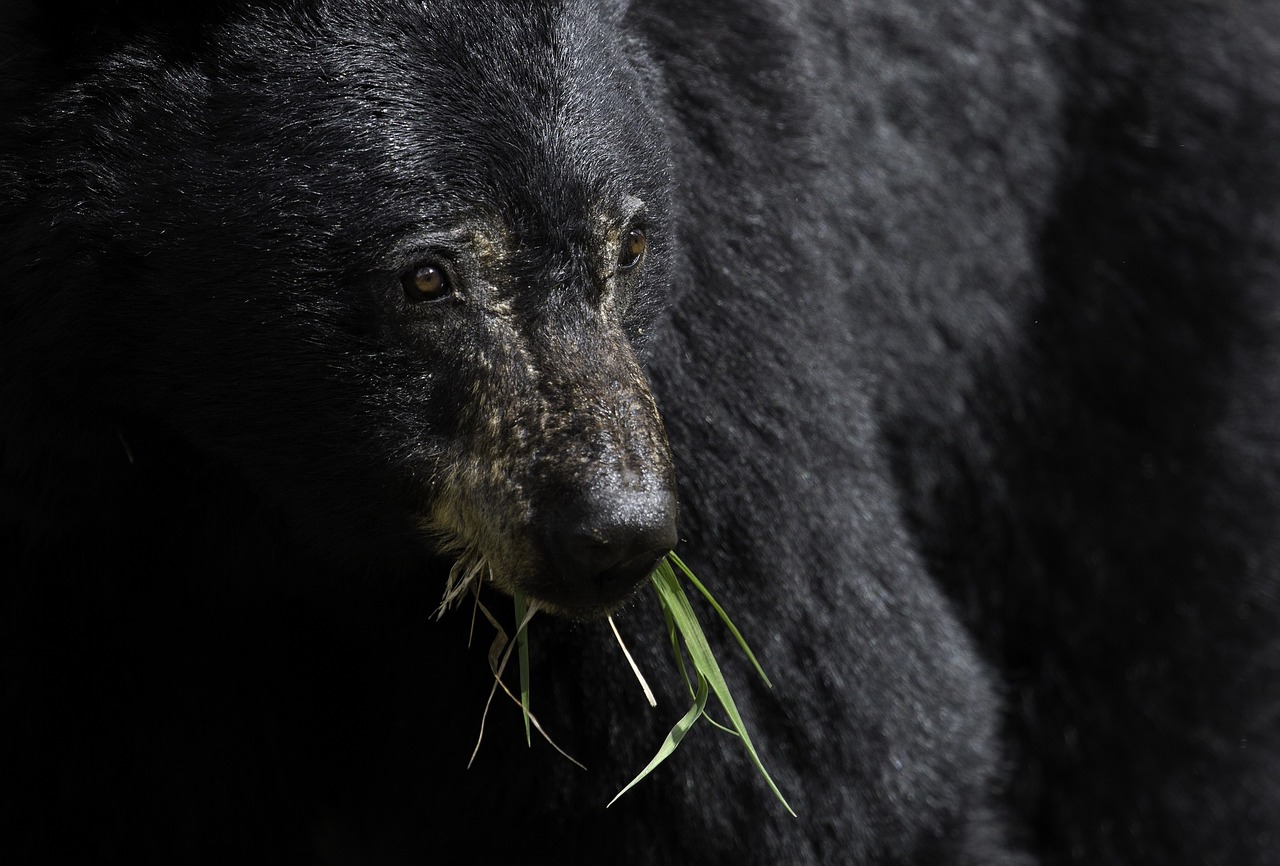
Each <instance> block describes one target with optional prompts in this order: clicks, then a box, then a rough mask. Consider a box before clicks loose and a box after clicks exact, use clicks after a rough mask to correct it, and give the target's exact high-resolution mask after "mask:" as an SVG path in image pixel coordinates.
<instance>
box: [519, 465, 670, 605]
mask: <svg viewBox="0 0 1280 866" xmlns="http://www.w3.org/2000/svg"><path fill="white" fill-rule="evenodd" d="M676 515H677V506H676V497H675V494H674V493H673V492H672V491H671V490H669V489H667V488H665V487H659V488H654V489H644V490H634V489H624V488H621V487H619V486H618V485H616V484H612V483H609V482H602V483H596V484H594V485H593V486H592V487H591V488H590V489H589V490H588V491H586V493H585V494H584V495H583V496H582V497H581V498H580V499H579V501H578V502H577V504H576V507H575V509H573V510H571V511H569V512H568V513H566V514H563V515H561V516H559V518H558V519H556V520H555V522H554V524H553V525H552V526H550V527H549V528H548V532H547V544H548V547H549V551H550V555H551V560H552V562H553V564H554V581H553V582H552V583H551V584H549V585H548V586H546V587H545V588H540V591H539V595H542V596H545V597H546V600H547V601H549V602H551V603H552V604H555V605H556V606H560V607H565V608H569V609H573V610H583V609H587V610H607V609H609V608H611V607H613V606H614V605H616V604H618V603H619V602H621V601H622V600H623V599H625V598H626V597H627V595H629V594H630V593H631V591H632V590H633V589H634V588H635V587H636V585H637V584H639V583H640V582H641V581H642V580H644V579H645V577H647V576H648V574H649V572H651V571H652V570H653V568H654V566H655V565H657V563H658V561H659V560H660V559H661V558H662V557H663V555H664V554H666V552H667V551H668V550H671V549H672V548H673V547H675V545H676V539H677V537H676Z"/></svg>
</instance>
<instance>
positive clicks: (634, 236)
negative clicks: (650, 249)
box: [618, 229, 648, 271]
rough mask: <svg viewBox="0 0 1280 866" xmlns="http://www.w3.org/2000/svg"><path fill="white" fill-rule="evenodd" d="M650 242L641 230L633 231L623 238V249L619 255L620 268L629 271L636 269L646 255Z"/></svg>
mask: <svg viewBox="0 0 1280 866" xmlns="http://www.w3.org/2000/svg"><path fill="white" fill-rule="evenodd" d="M647 246H648V241H646V240H645V237H644V232H642V231H640V229H632V230H631V231H629V232H627V233H626V234H625V235H623V236H622V249H621V250H620V251H619V253H618V268H619V269H621V270H624V271H625V270H627V269H628V268H634V267H635V266H636V264H637V263H638V262H639V261H640V257H641V256H643V255H644V251H645V248H646V247H647Z"/></svg>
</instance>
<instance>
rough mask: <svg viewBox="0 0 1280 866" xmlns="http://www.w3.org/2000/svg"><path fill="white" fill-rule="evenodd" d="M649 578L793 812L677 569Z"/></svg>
mask: <svg viewBox="0 0 1280 866" xmlns="http://www.w3.org/2000/svg"><path fill="white" fill-rule="evenodd" d="M650 580H651V581H652V582H653V584H654V586H655V587H657V589H658V594H659V596H660V597H661V598H662V601H663V604H664V606H665V607H667V608H668V609H670V611H671V616H672V619H674V620H675V624H676V628H677V629H679V631H680V636H681V637H682V638H683V639H684V644H685V648H686V649H687V650H688V651H689V658H690V660H691V661H692V662H693V665H694V667H695V668H696V669H697V671H698V673H699V675H700V677H705V678H706V680H707V682H708V683H709V684H710V686H711V690H712V691H713V692H714V693H715V695H716V699H717V700H718V701H719V702H720V706H721V707H722V708H723V709H724V712H725V715H727V716H728V717H729V723H730V724H731V725H732V726H733V727H734V729H735V730H736V731H737V733H738V737H739V738H740V739H741V740H742V744H743V745H744V746H745V747H746V749H747V754H748V756H750V758H751V761H752V763H754V764H755V766H756V769H757V770H758V771H759V772H760V774H761V775H762V776H764V780H765V782H766V783H767V784H768V785H769V788H770V790H772V791H773V794H774V796H775V797H777V798H778V801H779V802H780V803H782V805H783V806H784V807H785V808H786V810H787V811H788V812H790V813H791V815H793V816H794V815H795V810H793V809H792V808H791V804H790V803H788V802H787V799H786V797H784V796H783V795H782V792H781V791H780V790H779V789H778V786H777V784H776V783H775V782H774V781H773V777H772V776H770V775H769V771H768V770H766V769H765V767H764V764H763V763H762V762H761V760H760V756H759V754H758V753H757V752H756V748H755V744H754V743H752V742H751V735H750V734H748V733H747V729H746V725H745V724H744V723H743V721H742V716H741V714H740V713H739V712H738V707H737V704H735V703H734V700H733V695H731V694H730V693H729V686H728V684H727V683H726V682H725V679H724V674H723V673H721V671H720V666H719V664H717V663H716V659H715V655H714V654H713V653H712V652H711V645H710V644H709V643H707V638H706V635H705V634H704V633H703V631H702V626H701V625H699V624H698V617H697V614H695V613H694V610H693V605H691V604H690V603H689V598H688V596H686V595H685V593H684V590H683V589H682V588H681V586H680V581H679V579H678V578H677V577H676V574H675V572H674V571H673V570H672V569H670V568H666V569H663V568H661V567H659V568H658V569H657V570H656V571H654V573H653V574H652V575H650Z"/></svg>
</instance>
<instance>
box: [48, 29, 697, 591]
mask: <svg viewBox="0 0 1280 866" xmlns="http://www.w3.org/2000/svg"><path fill="white" fill-rule="evenodd" d="M330 12H332V14H326V15H323V16H322V15H317V16H316V17H315V18H314V19H313V20H311V21H310V22H309V26H308V27H307V28H299V27H297V26H296V22H293V21H291V20H288V19H287V16H286V15H285V14H284V13H282V12H281V11H280V10H276V9H271V8H264V9H259V10H257V11H254V12H251V13H248V14H246V15H245V16H243V17H240V18H234V19H232V20H226V21H223V22H220V24H219V25H218V26H217V28H215V30H214V36H213V37H212V38H211V39H209V40H208V42H207V43H205V44H201V45H200V46H199V48H198V49H195V50H193V52H192V54H191V56H189V57H187V58H186V59H185V60H184V62H183V64H181V65H180V66H179V67H178V68H174V67H173V66H172V65H171V64H169V63H167V62H163V61H157V60H156V59H155V58H153V57H149V56H147V55H146V54H145V52H144V48H143V46H137V47H136V48H135V49H134V50H132V51H126V52H124V53H123V56H124V57H125V58H126V60H125V62H120V63H119V65H118V66H117V67H116V68H114V69H111V70H108V71H106V72H104V74H103V75H102V76H101V78H100V80H98V81H96V82H95V86H94V87H93V88H91V92H90V93H85V94H77V95H76V96H75V97H71V98H73V99H78V100H80V104H78V105H77V106H76V107H77V109H79V110H80V112H87V113H88V114H90V115H91V116H92V117H93V118H94V121H93V122H94V123H95V124H96V125H97V130H98V132H97V139H98V140H88V141H85V140H76V139H74V138H73V137H72V135H71V133H69V132H68V133H67V137H66V142H65V150H64V153H63V157H62V158H63V159H64V160H66V161H67V162H69V163H70V162H77V163H78V164H82V165H86V166H89V171H90V173H91V175H92V177H93V178H94V179H96V180H97V182H99V183H101V184H102V185H103V186H106V187H109V188H110V194H109V195H106V196H93V195H91V194H90V193H89V192H87V191H86V190H85V189H83V186H84V183H83V181H84V179H83V178H82V177H80V176H70V175H64V176H63V177H62V178H61V179H60V183H59V188H58V190H57V194H58V195H60V196H62V197H65V198H71V197H78V198H80V199H81V200H87V201H90V202H91V203H90V204H89V205H88V206H87V207H86V208H84V209H83V212H82V213H81V214H80V215H79V216H78V218H77V219H76V220H75V232H76V233H77V234H79V235H80V238H81V240H80V243H79V244H78V245H79V246H81V247H91V248H92V252H90V253H87V254H86V256H85V258H86V259H87V264H86V265H85V266H84V268H83V272H82V273H81V274H79V275H77V274H70V275H68V276H67V278H65V279H64V280H61V281H60V284H61V285H63V286H67V287H71V286H74V285H76V284H87V282H90V281H91V282H95V283H100V282H101V281H102V280H103V276H102V275H103V274H104V273H105V274H109V275H110V276H108V277H107V280H108V282H109V283H110V285H109V286H103V288H104V289H106V291H104V292H102V293H100V295H101V297H106V296H110V298H111V300H110V305H109V308H104V309H102V310H100V311H99V313H98V316H99V322H100V323H101V322H103V321H106V322H110V323H111V324H110V325H109V326H108V327H110V328H112V329H115V330H117V331H118V333H119V336H120V340H119V343H120V344H121V345H128V346H129V347H130V348H129V350H127V351H125V352H123V353H122V355H123V357H120V358H116V359H113V362H112V363H110V364H104V371H103V375H102V377H101V378H103V379H104V380H108V381H110V383H111V384H110V386H109V387H108V388H107V389H106V390H107V391H109V393H110V398H109V399H110V400H111V402H112V404H113V405H112V408H113V409H115V410H117V411H121V412H127V413H131V418H141V421H140V422H137V423H143V424H149V423H151V422H152V421H154V419H158V418H163V419H164V424H165V425H167V426H168V427H170V428H171V432H172V434H174V435H175V436H176V437H178V438H179V439H181V440H182V441H184V442H187V443H190V444H191V445H192V446H194V447H195V448H197V449H199V450H201V451H203V452H205V453H208V454H211V455H215V457H216V458H217V459H220V460H223V461H225V462H226V463H227V464H228V465H229V466H231V467H233V469H234V471H236V472H239V473H241V474H242V475H243V476H245V477H248V478H253V479H254V484H256V485H258V486H259V487H260V488H262V489H263V490H264V491H265V492H267V493H268V495H270V496H273V497H278V499H279V500H280V501H281V504H282V506H283V508H284V510H285V511H286V512H287V513H289V514H292V515H295V519H294V523H295V527H294V528H295V530H296V531H298V532H299V533H300V534H301V535H302V536H303V537H304V538H307V539H310V543H311V544H312V545H313V546H314V547H316V548H317V549H318V550H319V551H322V552H324V551H329V550H332V555H337V556H340V557H342V558H344V559H350V560H356V561H360V560H365V561H367V560H369V559H372V560H373V561H375V562H376V561H393V562H394V561H395V560H396V559H397V558H401V559H403V560H405V561H409V560H411V559H412V558H413V557H414V556H415V555H416V553H417V551H418V549H428V548H429V549H433V550H438V551H442V552H444V553H447V554H449V555H451V556H453V557H456V559H457V574H458V575H468V574H470V575H472V576H473V577H478V576H484V577H486V578H488V579H490V580H491V581H492V582H493V583H494V584H495V585H496V586H498V587H500V588H502V589H504V590H506V591H508V592H512V591H523V592H527V593H529V594H530V596H531V597H533V598H534V599H535V600H538V601H540V602H542V603H543V604H544V605H545V606H549V607H552V608H554V609H557V610H560V611H561V612H564V613H569V614H584V615H585V614H594V613H599V612H602V611H604V610H606V609H608V608H609V607H610V606H612V605H614V604H616V603H617V602H618V601H620V600H621V599H622V598H624V597H625V596H626V595H627V594H628V593H629V591H630V590H631V588H632V587H633V586H634V585H635V584H636V582H638V581H639V580H640V579H642V578H643V577H644V576H645V575H646V574H647V573H648V571H649V570H650V569H651V567H652V566H653V564H654V563H655V562H656V560H657V558H658V557H659V556H660V555H661V554H662V552H664V551H665V550H667V549H669V548H671V547H673V546H674V544H675V541H676V538H675V520H676V505H675V492H674V491H675V487H674V485H675V479H674V470H673V467H672V462H671V456H670V453H669V449H668V446H667V444H666V440H665V434H664V432H663V429H662V422H661V419H660V418H659V416H658V413H657V409H656V407H655V405H654V401H653V397H652V395H651V394H650V391H649V387H648V384H647V382H646V380H645V377H644V375H643V373H642V372H641V368H640V362H639V356H638V353H639V352H640V351H641V350H642V349H643V347H644V341H645V333H646V330H648V329H650V328H651V325H652V323H653V321H654V318H655V316H656V315H657V314H658V311H659V310H660V309H661V305H662V303H663V300H664V298H665V297H666V296H667V294H668V292H669V287H668V284H669V280H670V261H671V257H672V249H671V247H672V239H671V232H670V228H669V221H670V217H669V210H670V190H669V188H668V187H669V183H670V180H669V170H668V165H667V160H668V157H667V156H666V150H667V149H666V146H665V143H664V141H663V132H662V128H661V126H660V121H659V118H658V117H657V115H656V114H655V112H654V110H653V107H652V102H653V100H652V94H651V93H650V92H649V91H650V89H651V87H652V85H651V84H650V83H649V82H648V81H647V78H646V77H647V76H648V77H651V73H650V71H649V70H647V67H646V64H647V63H648V61H647V59H646V58H645V57H644V56H643V54H641V53H640V52H639V51H638V50H628V46H627V44H626V43H624V42H620V41H619V40H617V39H616V38H615V37H614V36H613V34H612V33H611V28H613V27H615V26H616V22H610V21H609V20H606V18H607V15H608V14H610V13H608V12H601V11H599V10H597V9H596V8H594V6H593V5H592V4H580V5H578V6H575V7H574V8H573V9H571V10H569V11H568V12H567V13H563V14H554V15H553V14H551V12H550V10H549V9H547V8H543V7H539V6H536V5H535V6H533V7H530V8H520V7H511V6H510V5H509V4H501V3H499V4H492V5H491V6H483V5H481V6H476V7H474V8H468V9H466V10H457V9H451V8H448V7H444V6H442V7H440V8H438V9H437V8H436V7H433V6H427V7H423V8H422V9H419V10H417V11H416V12H415V15H414V16H413V17H412V18H407V17H398V16H386V17H382V18H377V17H376V16H375V18H374V19H373V20H366V19H365V18H364V17H363V16H361V15H357V14H354V12H352V11H351V10H348V11H342V10H338V9H334V10H330ZM613 14H616V13H613ZM126 93H127V94H128V95H127V96H122V94H126ZM95 100H96V102H95ZM86 104H87V105H86ZM144 106H146V107H144ZM80 112H77V113H80ZM353 116H354V117H358V118H359V121H358V122H357V123H354V124H353V123H351V122H350V118H351V117H353ZM76 122H79V121H78V120H77V121H76ZM246 131H247V134H246ZM55 134H56V133H55ZM100 139H110V141H111V142H112V144H111V147H110V148H109V151H110V152H109V154H107V153H103V152H102V151H101V149H100V148H99V146H98V145H99V143H100V141H99V140H100ZM481 165H483V166H492V167H493V169H486V170H484V171H477V170H475V167H476V166H481ZM162 210H163V211H164V213H161V211H162ZM52 302H53V303H61V302H65V301H64V299H60V298H56V297H55V298H53V299H52ZM88 303H89V304H90V305H92V304H93V303H94V302H93V301H89V302H88ZM144 311H149V312H144ZM157 311H159V312H160V315H159V316H156V315H155V312H157ZM144 321H151V322H153V323H154V322H157V321H163V322H164V327H163V328H162V329H158V328H151V327H147V326H143V325H142V324H140V323H141V322H144ZM231 341H234V343H235V345H234V346H232V345H230V342H231ZM211 342H212V343H214V344H217V343H219V342H225V343H226V350H225V351H216V352H210V351H209V346H210V343H211ZM302 367H305V368H308V369H314V370H317V371H323V372H322V373H321V374H320V375H319V376H317V377H316V378H315V379H314V380H313V381H311V382H309V383H308V384H307V385H306V386H304V387H302V388H298V387H296V386H295V385H294V384H293V379H294V374H295V372H296V371H297V370H299V369H300V368H302ZM106 369H110V373H109V374H108V373H107V372H106ZM194 383H200V385H199V386H198V387H193V384H194ZM300 427H301V428H302V429H307V430H311V431H314V434H313V435H308V436H305V437H299V436H297V435H296V432H294V431H296V430H297V429H299V428H300ZM124 435H125V436H126V437H127V436H129V435H131V434H130V433H129V427H128V426H126V427H125V428H124ZM357 509H359V510H360V511H363V512H365V513H357V511H356V510H357ZM371 525H375V526H377V527H378V528H376V529H373V528H371Z"/></svg>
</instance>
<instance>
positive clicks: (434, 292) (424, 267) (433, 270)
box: [400, 262, 453, 303]
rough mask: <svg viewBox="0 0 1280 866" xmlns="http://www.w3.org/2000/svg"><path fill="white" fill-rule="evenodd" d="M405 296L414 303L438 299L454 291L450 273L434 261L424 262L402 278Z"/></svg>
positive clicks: (401, 282) (401, 283)
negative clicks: (450, 281)
mask: <svg viewBox="0 0 1280 866" xmlns="http://www.w3.org/2000/svg"><path fill="white" fill-rule="evenodd" d="M400 285H402V286H404V296H405V297H406V298H408V299H409V300H410V301H413V302H414V303H420V302H422V301H438V300H440V299H441V298H443V297H445V296H447V295H448V294H449V293H450V292H452V291H453V286H452V285H450V283H449V275H448V274H446V273H445V270H444V268H442V267H440V266H439V265H437V264H436V263H434V262H423V263H422V264H420V265H417V266H416V267H414V269H413V270H411V271H409V272H408V273H407V274H405V275H404V276H403V277H401V278H400Z"/></svg>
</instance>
